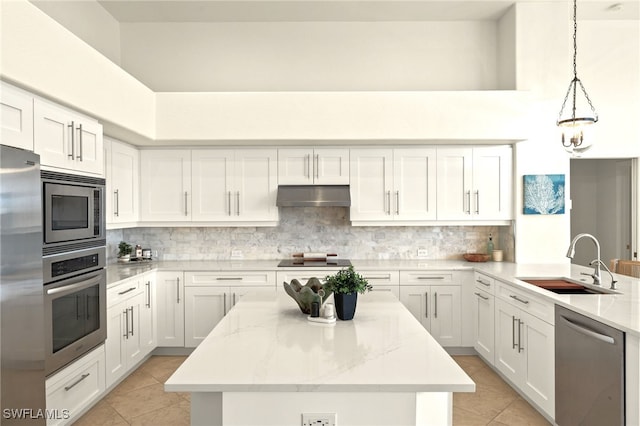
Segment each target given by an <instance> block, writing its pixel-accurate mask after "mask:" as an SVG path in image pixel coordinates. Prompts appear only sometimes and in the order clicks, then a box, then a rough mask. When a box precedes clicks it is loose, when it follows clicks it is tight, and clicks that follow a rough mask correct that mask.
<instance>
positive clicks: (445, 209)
mask: <svg viewBox="0 0 640 426" xmlns="http://www.w3.org/2000/svg"><path fill="white" fill-rule="evenodd" d="M472 161H473V150H472V149H471V148H438V152H437V167H438V182H437V210H438V214H437V216H438V220H469V219H471V179H472V176H471V174H472V170H473V168H472Z"/></svg>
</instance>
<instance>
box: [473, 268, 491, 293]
mask: <svg viewBox="0 0 640 426" xmlns="http://www.w3.org/2000/svg"><path fill="white" fill-rule="evenodd" d="M473 281H474V284H475V286H476V288H477V289H479V290H482V291H486V292H487V293H489V294H495V286H496V280H495V279H493V278H491V277H489V276H488V275H485V274H482V273H480V272H476V273H475V274H474V277H473Z"/></svg>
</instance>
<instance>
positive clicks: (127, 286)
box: [105, 276, 155, 387]
mask: <svg viewBox="0 0 640 426" xmlns="http://www.w3.org/2000/svg"><path fill="white" fill-rule="evenodd" d="M144 278H145V276H138V277H134V278H131V279H128V280H125V281H123V282H122V283H121V284H118V285H117V286H115V287H111V288H110V289H109V291H108V292H107V340H106V341H105V349H106V385H107V387H109V386H111V385H112V384H114V383H115V382H116V381H117V380H118V379H119V378H120V377H122V376H123V375H124V374H126V373H127V372H128V371H130V370H131V369H132V368H133V367H134V366H136V365H137V364H138V363H139V362H140V361H142V359H143V358H144V357H145V356H146V355H147V354H148V353H149V352H150V351H151V350H152V349H153V348H154V347H155V345H154V340H155V339H154V338H153V333H154V330H153V320H152V317H153V315H152V312H151V304H150V303H149V302H150V301H151V298H152V294H151V292H152V288H151V286H150V285H148V286H147V285H145V284H147V283H149V284H150V281H146V282H145V281H144ZM147 305H149V306H147Z"/></svg>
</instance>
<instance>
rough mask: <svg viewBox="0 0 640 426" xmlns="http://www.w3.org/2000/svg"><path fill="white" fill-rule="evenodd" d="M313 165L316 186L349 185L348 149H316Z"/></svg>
mask: <svg viewBox="0 0 640 426" xmlns="http://www.w3.org/2000/svg"><path fill="white" fill-rule="evenodd" d="M312 164H313V173H314V176H313V182H314V183H315V184H316V185H349V150H348V149H346V148H345V149H340V148H316V149H315V150H314V152H313V158H312Z"/></svg>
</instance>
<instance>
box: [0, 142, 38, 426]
mask: <svg viewBox="0 0 640 426" xmlns="http://www.w3.org/2000/svg"><path fill="white" fill-rule="evenodd" d="M0 302H1V303H0V332H1V335H0V336H1V338H0V359H1V364H2V368H1V369H0V381H1V383H2V387H1V391H0V392H1V393H0V400H1V405H2V411H1V412H0V416H1V417H0V423H1V424H2V425H3V426H4V425H45V424H46V421H45V418H44V410H45V408H46V407H45V404H46V402H45V375H44V346H45V345H44V344H45V341H44V297H43V277H42V195H41V189H40V156H38V155H37V154H34V153H33V152H30V151H25V150H22V149H17V148H12V147H8V146H4V145H0Z"/></svg>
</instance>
